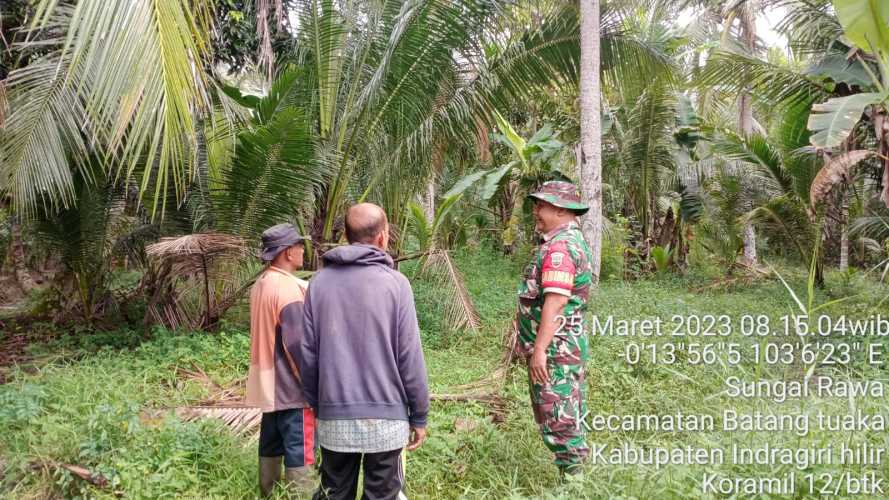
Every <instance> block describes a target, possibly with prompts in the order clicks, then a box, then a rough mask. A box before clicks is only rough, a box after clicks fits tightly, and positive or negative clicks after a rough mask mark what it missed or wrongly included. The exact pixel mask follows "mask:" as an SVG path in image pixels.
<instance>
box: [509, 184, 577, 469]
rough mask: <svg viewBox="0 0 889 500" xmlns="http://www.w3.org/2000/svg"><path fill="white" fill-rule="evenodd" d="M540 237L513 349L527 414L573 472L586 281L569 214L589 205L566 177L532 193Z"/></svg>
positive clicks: (524, 285)
mask: <svg viewBox="0 0 889 500" xmlns="http://www.w3.org/2000/svg"><path fill="white" fill-rule="evenodd" d="M530 197H532V198H534V200H535V204H534V218H535V220H536V223H537V224H536V229H537V231H539V232H540V234H541V235H542V237H543V241H542V243H541V245H540V247H539V249H538V250H537V251H536V252H535V253H534V255H533V257H532V259H531V262H530V263H529V264H528V266H527V267H526V268H525V272H524V275H523V277H522V282H521V284H520V286H519V312H518V318H517V320H518V326H519V339H518V343H517V349H518V351H519V353H518V354H519V356H521V357H523V358H524V359H527V361H528V378H529V385H530V391H531V406H532V408H533V410H534V420H535V421H536V422H537V425H538V426H539V427H540V433H541V435H542V436H543V441H544V443H546V446H547V447H548V448H549V449H550V450H551V451H552V452H553V453H554V454H555V463H556V465H557V466H558V467H559V470H560V473H561V474H562V475H563V477H566V478H571V477H577V476H576V475H577V474H578V473H579V472H580V464H581V462H582V461H583V459H584V458H585V457H586V456H587V455H589V451H590V450H589V447H588V446H587V443H586V440H585V434H586V433H585V429H586V427H585V426H584V423H583V422H582V421H581V420H582V418H583V416H584V415H585V414H586V382H585V380H584V365H585V364H586V361H587V358H588V355H589V340H588V338H587V334H586V331H585V329H584V313H585V312H586V303H587V297H588V295H589V291H590V285H591V283H592V268H591V266H590V261H591V259H590V249H589V246H587V243H586V241H585V240H584V239H583V235H582V234H581V232H580V227H579V226H578V224H577V220H576V216H577V215H582V214H584V213H586V211H587V210H589V208H588V207H587V206H586V205H584V204H582V203H581V202H580V196H579V194H578V191H577V188H576V187H575V186H574V185H573V184H571V183H568V182H559V181H552V182H547V183H544V184H543V186H542V187H541V189H540V191H538V192H536V193H533V194H531V195H530Z"/></svg>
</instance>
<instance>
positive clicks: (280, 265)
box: [247, 224, 315, 496]
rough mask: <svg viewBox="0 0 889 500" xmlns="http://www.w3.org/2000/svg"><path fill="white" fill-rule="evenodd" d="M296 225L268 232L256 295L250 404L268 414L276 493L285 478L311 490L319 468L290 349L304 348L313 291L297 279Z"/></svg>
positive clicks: (266, 478) (263, 462)
mask: <svg viewBox="0 0 889 500" xmlns="http://www.w3.org/2000/svg"><path fill="white" fill-rule="evenodd" d="M306 240H308V238H306V237H304V236H301V235H300V234H299V233H298V232H297V231H296V229H295V228H294V227H293V225H291V224H278V225H276V226H273V227H271V228H269V229H267V230H266V231H265V232H264V233H262V255H261V257H262V260H263V261H265V262H268V263H269V266H268V267H267V268H266V270H265V272H263V273H262V275H261V276H260V277H259V278H258V279H257V280H256V283H255V284H254V285H253V289H252V290H251V292H250V371H249V373H248V375H247V404H248V405H251V406H256V407H258V408H260V409H262V412H263V413H262V423H261V424H260V430H259V488H260V492H261V493H262V494H263V496H268V495H270V494H271V492H272V489H273V488H274V486H275V483H276V482H277V481H278V480H280V479H281V462H282V459H283V462H284V468H285V472H284V474H285V479H286V480H287V481H288V483H297V484H298V485H303V486H305V485H308V484H309V481H310V478H309V466H310V465H312V464H314V463H315V456H314V452H315V416H314V414H313V413H312V409H311V408H310V407H309V404H308V403H307V402H306V399H305V396H304V395H303V390H302V383H301V381H300V376H299V368H298V367H297V365H296V362H295V361H294V358H293V356H292V355H291V353H290V352H288V350H287V347H286V346H287V345H288V344H292V343H296V344H299V342H300V339H299V338H298V337H299V336H300V335H301V332H302V323H301V322H302V315H303V300H304V297H305V290H306V287H307V286H308V285H307V283H306V282H305V281H303V280H300V279H298V278H296V277H295V276H293V274H292V273H293V271H296V270H297V269H299V268H300V267H302V265H303V253H304V251H305V241H306Z"/></svg>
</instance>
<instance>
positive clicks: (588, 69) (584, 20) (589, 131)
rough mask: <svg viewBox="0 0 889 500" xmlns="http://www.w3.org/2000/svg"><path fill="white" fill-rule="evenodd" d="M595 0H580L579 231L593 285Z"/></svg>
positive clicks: (597, 218) (597, 254)
mask: <svg viewBox="0 0 889 500" xmlns="http://www.w3.org/2000/svg"><path fill="white" fill-rule="evenodd" d="M599 43H600V40H599V0H580V154H579V155H578V156H579V160H580V165H579V166H580V192H581V198H582V199H583V202H584V203H586V204H587V205H588V206H589V207H590V210H589V212H587V214H586V215H585V216H584V217H583V218H582V220H581V230H582V232H583V236H584V237H585V238H586V240H587V243H589V245H590V251H591V253H592V262H591V265H592V272H593V285H594V286H595V285H598V283H599V270H600V268H601V261H602V222H603V218H602V217H603V214H602V115H601V109H600V103H601V95H600V88H599V53H600V46H599Z"/></svg>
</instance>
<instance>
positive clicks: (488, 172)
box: [445, 111, 567, 248]
mask: <svg viewBox="0 0 889 500" xmlns="http://www.w3.org/2000/svg"><path fill="white" fill-rule="evenodd" d="M494 117H495V119H496V122H497V128H498V129H499V130H500V133H499V134H493V137H494V139H495V140H496V141H497V142H498V143H500V144H502V145H504V146H506V147H507V148H508V149H509V151H510V155H509V157H510V158H511V160H510V161H509V162H508V163H506V164H505V165H501V166H498V167H494V168H491V169H484V170H479V171H476V172H473V173H471V174H469V175H467V176H465V177H463V178H462V179H460V180H459V181H457V183H456V184H454V186H453V187H452V188H451V189H450V190H449V191H448V192H447V193H445V198H449V197H453V196H457V195H461V194H462V193H463V192H465V191H466V190H467V189H469V188H470V187H472V186H474V185H475V184H477V183H479V182H481V181H482V180H484V183H483V184H482V189H481V192H480V197H481V199H482V200H483V201H485V202H489V201H491V200H492V199H493V198H494V196H495V195H498V194H499V195H500V199H501V200H502V202H503V203H504V204H505V206H507V207H508V211H507V212H506V213H505V220H504V222H505V226H506V227H505V229H504V230H503V233H502V241H503V245H504V246H505V247H507V248H510V247H512V246H513V245H514V244H515V242H516V238H517V236H518V234H519V231H520V229H521V216H522V207H523V204H524V201H525V195H526V194H527V193H528V192H529V189H530V188H532V187H533V186H535V185H537V184H539V183H540V182H542V181H544V180H548V179H551V178H567V177H566V176H565V175H564V174H563V173H562V172H561V171H560V170H559V165H560V156H561V154H562V152H563V151H564V149H565V144H564V143H562V142H561V141H559V140H558V138H557V136H558V133H555V132H553V129H552V126H550V125H549V124H547V125H544V126H543V127H541V128H540V129H538V130H537V131H536V132H534V135H532V136H531V137H530V138H529V139H528V140H525V139H524V138H523V137H522V136H521V135H519V133H518V132H516V131H515V128H513V126H512V125H511V124H510V123H509V122H508V121H507V120H506V119H505V118H504V117H503V116H502V115H501V114H500V113H499V112H497V111H494Z"/></svg>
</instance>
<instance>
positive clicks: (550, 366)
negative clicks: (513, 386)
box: [528, 358, 590, 469]
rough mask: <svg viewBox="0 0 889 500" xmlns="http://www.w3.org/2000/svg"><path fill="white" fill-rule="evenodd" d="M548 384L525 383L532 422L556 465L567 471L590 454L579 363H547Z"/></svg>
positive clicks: (583, 376)
mask: <svg viewBox="0 0 889 500" xmlns="http://www.w3.org/2000/svg"><path fill="white" fill-rule="evenodd" d="M547 372H548V374H549V380H548V381H547V382H546V383H545V384H538V383H535V382H533V381H531V380H530V376H529V379H528V384H529V385H530V389H531V408H532V409H533V410H534V420H535V421H536V422H537V426H538V427H539V428H540V434H541V436H542V437H543V442H544V444H546V447H547V448H549V450H550V451H552V452H553V454H554V455H555V464H556V465H557V466H558V467H559V468H561V469H566V468H570V467H572V466H575V465H578V464H580V463H581V462H582V461H583V460H584V458H586V457H587V456H588V455H589V454H590V448H589V446H588V445H587V443H586V425H585V423H584V422H583V418H584V417H585V416H586V413H587V412H586V380H585V372H584V365H583V364H582V363H571V364H565V363H558V362H554V361H553V359H552V358H549V360H548V361H547Z"/></svg>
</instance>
